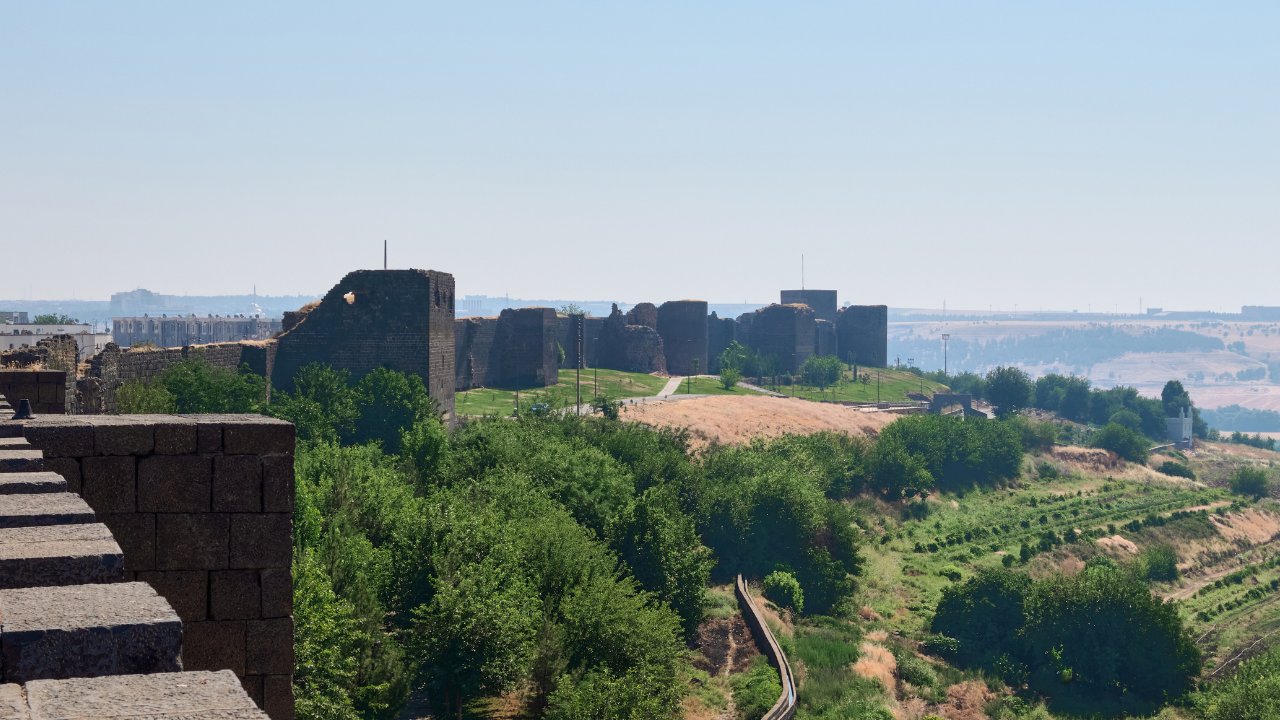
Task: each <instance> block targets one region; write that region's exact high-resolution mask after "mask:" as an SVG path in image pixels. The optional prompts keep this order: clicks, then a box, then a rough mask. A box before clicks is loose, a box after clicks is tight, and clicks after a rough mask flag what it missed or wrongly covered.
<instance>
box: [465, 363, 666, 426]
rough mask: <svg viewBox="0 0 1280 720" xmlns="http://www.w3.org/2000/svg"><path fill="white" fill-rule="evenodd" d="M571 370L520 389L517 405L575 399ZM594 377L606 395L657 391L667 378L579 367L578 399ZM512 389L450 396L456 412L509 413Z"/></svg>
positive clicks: (590, 389) (592, 391)
mask: <svg viewBox="0 0 1280 720" xmlns="http://www.w3.org/2000/svg"><path fill="white" fill-rule="evenodd" d="M574 378H575V371H573V370H561V371H560V381H559V382H558V383H556V384H555V385H552V386H551V387H546V388H534V389H530V390H521V391H520V407H521V408H525V409H528V407H529V406H530V405H532V404H534V403H547V404H549V405H551V406H552V407H568V406H569V405H572V404H574V402H576V400H577V392H576V390H575V388H574ZM597 378H598V382H599V385H598V388H599V394H601V395H604V396H605V397H610V398H627V397H643V396H647V395H657V394H658V391H659V390H661V389H662V386H663V385H666V384H667V379H666V378H662V377H657V376H655V375H647V374H645V373H629V372H622V371H621V370H595V369H592V368H587V369H585V370H583V371H582V402H583V404H586V403H587V402H588V401H590V400H591V398H592V397H594V396H595V395H596V388H597V385H596V381H597ZM515 400H516V392H515V391H514V390H493V389H489V388H477V389H475V390H467V391H466V392H460V393H458V394H456V395H455V396H454V403H455V407H456V412H457V413H458V414H459V415H510V414H511V412H512V411H513V410H514V409H515Z"/></svg>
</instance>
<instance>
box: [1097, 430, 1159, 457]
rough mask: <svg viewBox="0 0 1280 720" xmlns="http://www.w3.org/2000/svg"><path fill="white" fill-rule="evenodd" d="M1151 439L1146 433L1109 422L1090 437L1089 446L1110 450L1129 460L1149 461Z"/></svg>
mask: <svg viewBox="0 0 1280 720" xmlns="http://www.w3.org/2000/svg"><path fill="white" fill-rule="evenodd" d="M1150 445H1151V441H1150V440H1148V439H1147V437H1146V436H1145V435H1143V434H1142V433H1140V432H1138V431H1136V430H1130V429H1129V428H1127V427H1125V426H1123V425H1120V424H1119V423H1109V424H1107V426H1106V427H1103V428H1102V429H1101V430H1099V431H1097V432H1095V433H1094V434H1093V436H1092V437H1091V438H1089V446H1090V447H1096V448H1102V449H1104V450H1110V451H1111V452H1113V453H1115V454H1116V455H1119V456H1120V457H1122V458H1124V459H1125V460H1128V461H1129V462H1135V463H1142V462H1146V461H1147V452H1148V449H1149V447H1150Z"/></svg>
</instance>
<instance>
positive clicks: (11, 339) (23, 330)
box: [0, 313, 111, 358]
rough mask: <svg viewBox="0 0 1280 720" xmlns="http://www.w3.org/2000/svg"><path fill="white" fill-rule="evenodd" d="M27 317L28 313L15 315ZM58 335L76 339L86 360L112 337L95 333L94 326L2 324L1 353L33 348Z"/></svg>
mask: <svg viewBox="0 0 1280 720" xmlns="http://www.w3.org/2000/svg"><path fill="white" fill-rule="evenodd" d="M15 314H17V315H22V316H24V317H25V316H26V313H15ZM58 335H70V336H72V337H74V338H75V339H76V347H77V349H78V350H79V351H80V357H82V358H85V357H89V356H90V355H93V354H94V353H96V352H98V351H100V350H102V348H104V347H106V346H107V343H109V342H111V335H110V334H108V333H99V332H94V331H93V326H92V325H80V324H75V325H72V324H67V325H54V324H47V325H37V324H34V323H16V322H6V323H4V324H0V352H4V351H8V350H18V349H21V348H33V347H35V346H36V343H38V342H40V341H41V340H47V339H49V338H52V337H57V336H58Z"/></svg>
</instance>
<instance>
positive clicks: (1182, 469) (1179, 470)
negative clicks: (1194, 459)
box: [1157, 460, 1196, 480]
mask: <svg viewBox="0 0 1280 720" xmlns="http://www.w3.org/2000/svg"><path fill="white" fill-rule="evenodd" d="M1157 469H1158V470H1159V471H1160V472H1161V473H1164V474H1165V475H1172V476H1174V477H1184V478H1188V479H1190V480H1195V479H1196V473H1195V471H1194V470H1192V469H1191V468H1190V467H1187V466H1186V465H1183V464H1182V463H1180V462H1174V461H1173V460H1165V461H1164V462H1162V463H1160V467H1159V468H1157Z"/></svg>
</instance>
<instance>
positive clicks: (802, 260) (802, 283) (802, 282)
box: [800, 253, 804, 290]
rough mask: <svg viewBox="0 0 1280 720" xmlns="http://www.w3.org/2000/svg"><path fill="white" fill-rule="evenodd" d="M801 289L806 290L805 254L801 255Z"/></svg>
mask: <svg viewBox="0 0 1280 720" xmlns="http://www.w3.org/2000/svg"><path fill="white" fill-rule="evenodd" d="M800 289H801V290H803V289H804V253H800Z"/></svg>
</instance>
